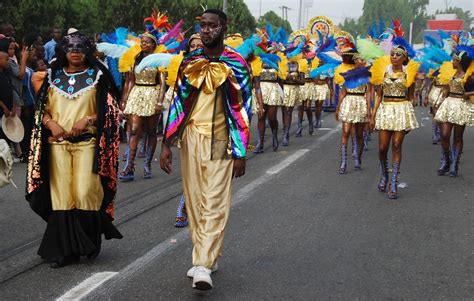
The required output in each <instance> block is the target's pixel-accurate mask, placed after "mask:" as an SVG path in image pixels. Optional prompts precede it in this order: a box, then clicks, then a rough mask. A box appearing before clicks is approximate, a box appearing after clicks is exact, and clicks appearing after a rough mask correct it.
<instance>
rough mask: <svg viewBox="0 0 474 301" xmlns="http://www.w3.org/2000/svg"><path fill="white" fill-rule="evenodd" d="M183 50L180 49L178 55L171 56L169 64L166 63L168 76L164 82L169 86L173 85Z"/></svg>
mask: <svg viewBox="0 0 474 301" xmlns="http://www.w3.org/2000/svg"><path fill="white" fill-rule="evenodd" d="M183 57H184V55H183V52H182V51H181V52H180V53H179V54H178V55H175V56H173V57H172V58H171V61H170V64H169V65H168V69H167V71H168V76H167V78H166V84H167V85H168V86H170V87H172V86H174V84H175V82H176V78H177V77H178V70H179V66H181V62H182V61H183Z"/></svg>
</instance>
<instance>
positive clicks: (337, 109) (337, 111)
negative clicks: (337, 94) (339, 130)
mask: <svg viewBox="0 0 474 301" xmlns="http://www.w3.org/2000/svg"><path fill="white" fill-rule="evenodd" d="M334 118H336V121H339V107H337V108H336V113H335V114H334Z"/></svg>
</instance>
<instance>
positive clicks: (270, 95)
mask: <svg viewBox="0 0 474 301" xmlns="http://www.w3.org/2000/svg"><path fill="white" fill-rule="evenodd" d="M260 89H262V98H263V103H264V104H266V105H269V106H281V105H282V104H283V99H282V92H281V87H280V85H279V84H278V83H277V82H260Z"/></svg>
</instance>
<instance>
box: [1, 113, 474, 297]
mask: <svg viewBox="0 0 474 301" xmlns="http://www.w3.org/2000/svg"><path fill="white" fill-rule="evenodd" d="M417 114H418V120H419V122H420V124H422V125H423V126H422V127H421V128H420V129H418V130H415V131H413V132H412V133H410V134H409V135H408V136H407V137H406V139H405V144H404V149H403V162H402V165H401V175H400V184H402V185H401V186H403V187H404V188H400V189H399V195H400V199H398V200H389V199H388V198H387V197H386V195H385V194H382V193H379V192H377V191H376V186H377V181H378V176H379V173H378V165H377V162H378V161H377V151H376V147H377V134H376V133H374V134H373V136H372V137H373V139H372V141H371V142H370V145H369V147H370V149H369V151H367V152H366V153H365V154H364V157H363V169H362V170H361V171H353V170H352V166H353V164H352V162H351V163H350V165H349V172H348V174H346V175H339V174H338V173H337V169H338V164H339V140H340V128H339V127H338V123H337V122H336V121H335V120H334V116H333V114H332V113H331V114H328V115H325V118H324V123H323V126H324V128H323V129H321V130H318V131H316V132H315V135H314V136H308V135H307V128H305V131H304V137H303V138H294V135H293V136H292V137H291V140H290V146H289V147H281V148H280V149H279V151H278V152H272V151H271V149H270V145H269V144H268V143H267V145H266V151H265V153H264V154H260V155H257V156H255V155H253V154H252V155H250V156H249V160H248V165H247V172H246V175H245V177H243V178H240V179H236V180H235V181H234V206H233V209H232V211H231V218H230V222H229V225H228V229H227V232H226V238H225V246H224V250H223V256H222V258H221V260H220V262H219V271H218V272H216V273H215V274H213V281H214V285H215V288H214V289H213V290H212V291H210V292H204V293H203V292H198V291H195V290H193V289H191V281H190V280H189V279H188V278H187V277H186V271H187V269H188V268H189V267H190V266H191V244H190V241H189V238H188V234H187V230H182V229H176V228H174V227H173V223H174V216H175V212H176V206H177V203H178V199H179V195H180V194H181V180H180V177H179V155H178V154H179V152H178V151H177V150H176V149H175V150H174V154H175V158H176V159H175V162H174V173H173V175H172V176H166V175H165V174H164V173H163V172H161V171H158V162H154V163H153V168H154V171H155V177H154V178H153V179H152V180H144V179H141V178H140V172H139V171H140V170H141V162H138V167H137V171H138V172H137V178H136V180H135V181H134V182H132V183H121V184H120V185H119V192H118V200H117V206H116V213H117V219H116V224H117V225H118V228H119V230H120V231H121V232H122V234H123V235H124V239H122V240H115V241H105V242H104V244H103V250H102V253H101V255H100V256H99V257H98V258H97V259H96V260H95V261H94V262H90V261H88V260H83V261H81V262H80V263H79V264H76V265H72V266H68V267H65V268H63V269H58V270H53V269H50V268H49V266H48V265H47V264H43V263H42V262H41V260H40V259H39V258H38V256H37V255H36V250H37V247H38V244H39V241H40V239H41V235H42V233H43V231H44V229H45V224H44V222H43V221H42V220H41V219H40V218H39V217H38V216H36V215H35V214H34V213H33V212H32V211H31V210H30V209H29V208H28V205H27V203H26V201H24V198H23V192H24V168H25V165H24V164H17V165H15V168H14V174H15V181H16V183H17V184H18V186H19V189H14V188H13V187H11V186H9V187H4V188H2V189H1V190H0V226H1V237H2V239H1V240H0V262H1V265H0V299H1V300H52V299H56V298H58V297H61V296H63V295H64V294H65V293H71V289H73V288H75V287H76V286H77V285H78V284H81V283H83V281H84V280H86V279H88V278H89V277H95V276H97V274H96V273H100V272H113V273H114V274H110V275H111V278H110V279H109V280H108V281H106V282H105V283H103V284H101V285H99V286H98V287H97V288H95V289H94V290H92V291H91V292H90V293H89V294H87V295H86V297H85V298H84V299H87V300H108V299H111V300H134V299H136V300H201V299H210V300H382V299H389V300H402V299H404V300H470V299H474V271H473V269H474V265H473V263H474V251H473V250H474V223H473V221H474V210H473V201H474V197H473V195H474V185H473V183H474V164H473V163H474V160H473V158H474V130H473V128H468V129H467V130H466V132H465V145H464V154H463V157H462V159H461V166H460V176H459V177H458V178H449V177H439V176H437V175H436V169H437V168H438V161H439V156H440V147H439V146H433V145H431V136H430V133H431V123H430V121H429V120H427V115H426V109H424V108H417ZM295 119H296V118H294V120H295ZM253 127H254V128H255V121H254V124H253ZM294 130H295V125H293V129H292V132H293V133H294ZM268 132H269V131H268ZM252 137H253V138H254V139H252V141H254V140H255V138H256V137H257V135H256V133H255V130H254V131H253V132H252ZM270 137H271V136H270V133H267V141H271V139H270ZM254 142H255V141H254ZM253 144H255V143H253ZM157 153H158V152H157ZM99 275H102V274H99ZM93 279H95V278H93ZM92 282H96V281H95V280H93V281H92ZM84 292H85V291H84V290H79V291H77V293H84Z"/></svg>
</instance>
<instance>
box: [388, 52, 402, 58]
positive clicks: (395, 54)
mask: <svg viewBox="0 0 474 301" xmlns="http://www.w3.org/2000/svg"><path fill="white" fill-rule="evenodd" d="M390 56H393V57H402V56H403V55H402V54H401V53H399V52H392V53H390Z"/></svg>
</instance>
